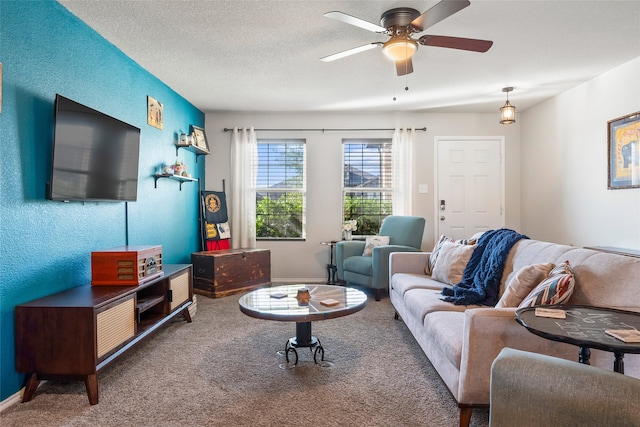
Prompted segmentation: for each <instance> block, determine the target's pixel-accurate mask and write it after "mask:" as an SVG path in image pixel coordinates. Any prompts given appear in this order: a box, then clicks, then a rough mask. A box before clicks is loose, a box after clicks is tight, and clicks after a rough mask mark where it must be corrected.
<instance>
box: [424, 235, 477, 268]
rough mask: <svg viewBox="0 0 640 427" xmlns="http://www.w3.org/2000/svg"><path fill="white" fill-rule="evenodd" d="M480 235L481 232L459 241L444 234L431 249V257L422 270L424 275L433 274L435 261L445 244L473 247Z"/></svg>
mask: <svg viewBox="0 0 640 427" xmlns="http://www.w3.org/2000/svg"><path fill="white" fill-rule="evenodd" d="M481 235H482V232H479V233H476V234H474V235H473V237H471V238H470V239H459V240H454V239H452V238H451V237H448V236H445V235H444V234H443V235H442V236H440V239H438V242H437V243H436V244H435V246H434V247H433V250H432V251H431V255H430V256H429V262H428V263H427V265H426V267H425V270H424V272H425V274H428V275H431V274H433V268H434V267H435V265H436V261H438V256H440V251H441V249H442V245H444V244H445V243H447V242H452V243H458V244H461V245H475V244H476V242H477V241H478V238H479V236H481Z"/></svg>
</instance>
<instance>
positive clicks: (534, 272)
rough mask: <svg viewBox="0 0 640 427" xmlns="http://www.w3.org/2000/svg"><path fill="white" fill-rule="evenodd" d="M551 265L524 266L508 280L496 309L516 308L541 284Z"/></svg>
mask: <svg viewBox="0 0 640 427" xmlns="http://www.w3.org/2000/svg"><path fill="white" fill-rule="evenodd" d="M553 267H554V265H553V264H551V263H546V264H532V265H525V266H524V267H522V268H521V269H520V270H518V271H517V272H516V275H515V276H513V277H512V278H511V280H509V283H507V286H506V289H505V291H504V294H502V297H500V300H499V301H498V303H497V304H496V307H500V308H502V307H517V306H518V305H519V304H520V303H521V302H522V300H524V299H525V298H526V297H527V295H529V293H530V292H531V291H532V290H533V289H534V288H535V287H536V286H538V285H539V284H540V282H542V281H543V280H544V279H545V278H546V277H547V275H548V274H549V272H550V271H551V269H552V268H553Z"/></svg>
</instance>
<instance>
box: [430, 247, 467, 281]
mask: <svg viewBox="0 0 640 427" xmlns="http://www.w3.org/2000/svg"><path fill="white" fill-rule="evenodd" d="M475 248H476V245H465V244H460V243H456V242H444V243H443V244H442V247H441V248H440V253H439V255H438V261H437V262H436V265H435V266H434V267H433V273H432V274H431V278H432V279H433V280H437V281H439V282H442V283H446V284H448V285H456V284H458V283H460V282H461V281H462V276H463V274H464V269H465V268H466V266H467V264H468V263H469V259H470V258H471V255H472V254H473V251H474V249H475Z"/></svg>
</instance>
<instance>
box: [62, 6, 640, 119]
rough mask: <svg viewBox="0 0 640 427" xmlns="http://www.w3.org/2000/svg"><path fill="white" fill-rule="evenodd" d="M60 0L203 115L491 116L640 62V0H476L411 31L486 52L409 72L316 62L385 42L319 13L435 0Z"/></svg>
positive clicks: (425, 55)
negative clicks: (482, 42) (467, 41)
mask: <svg viewBox="0 0 640 427" xmlns="http://www.w3.org/2000/svg"><path fill="white" fill-rule="evenodd" d="M59 1H60V3H61V4H62V5H64V6H65V7H66V8H67V9H69V10H70V11H71V12H72V13H73V14H75V15H76V16H78V17H79V18H80V19H82V20H83V21H84V22H86V23H87V24H88V25H89V26H91V27H92V28H94V29H95V30H96V31H97V32H98V33H100V34H101V35H102V36H104V37H105V38H106V39H107V40H109V41H110V42H111V43H113V44H114V45H115V46H117V47H118V48H120V49H121V50H122V51H123V52H124V53H125V54H127V55H128V56H130V57H131V58H132V59H134V60H135V61H136V62H138V63H139V64H140V65H141V66H143V67H144V68H145V69H147V70H148V71H149V72H151V73H152V74H154V75H156V76H157V77H158V78H159V79H161V80H162V81H163V82H165V83H166V84H167V85H169V86H170V87H171V88H172V89H174V90H175V91H176V92H178V93H179V94H181V95H182V96H183V97H185V98H186V99H188V100H189V101H191V102H192V103H193V104H194V105H196V106H197V107H198V108H200V109H201V110H202V111H205V112H213V111H429V112H495V111H497V109H498V108H499V107H500V106H502V104H504V99H505V95H504V93H502V91H501V89H502V87H505V86H514V87H515V90H514V91H513V92H512V93H511V94H510V95H509V100H510V101H511V102H512V103H513V104H514V105H516V107H518V110H519V111H523V110H526V108H527V107H530V106H532V105H535V104H537V103H539V102H541V101H543V100H545V99H547V98H549V97H552V96H554V95H556V94H558V93H560V92H563V91H565V90H567V89H569V88H571V87H574V86H576V85H578V84H580V83H582V82H584V81H587V80H589V79H591V78H593V77H595V76H597V75H598V74H601V73H603V72H605V71H608V70H610V69H612V68H615V67H616V66H618V65H621V64H623V63H625V62H627V61H630V60H631V59H634V58H636V57H639V56H640V0H629V1H583V0H562V1H558V0H556V1H541V0H538V1H525V0H510V1H506V0H503V1H489V0H471V5H470V6H469V7H467V8H465V9H463V10H462V11H460V12H458V13H456V14H454V15H453V16H450V17H449V18H447V19H445V20H443V21H441V22H439V23H438V24H436V25H434V26H433V27H431V28H429V29H428V30H427V31H425V32H424V33H421V34H419V36H420V35H422V34H436V35H448V36H457V37H469V38H479V39H486V40H493V41H494V45H493V47H492V48H491V49H490V50H489V51H488V52H487V53H475V52H466V51H460V50H453V49H443V48H437V47H425V46H420V48H419V50H418V52H417V53H416V54H415V56H414V59H413V65H414V70H415V71H414V73H412V74H409V75H408V76H407V77H406V78H405V77H396V76H395V72H394V65H393V63H392V62H391V61H390V60H388V59H387V58H385V57H384V55H383V53H382V51H381V50H380V49H373V50H369V51H366V52H362V53H359V54H357V55H354V56H350V57H348V58H344V59H341V60H338V61H334V62H328V63H325V62H321V61H320V60H319V58H321V57H323V56H326V55H329V54H332V53H336V52H339V51H342V50H346V49H349V48H352V47H356V46H360V45H363V44H367V43H371V42H375V41H385V40H386V39H387V37H386V36H384V35H379V34H375V33H372V32H368V31H366V30H364V29H361V28H358V27H354V26H351V25H347V24H344V23H341V22H338V21H335V20H332V19H328V18H326V17H324V16H323V14H324V13H325V12H328V11H333V10H338V11H342V12H345V13H348V14H350V15H354V16H357V17H359V18H362V19H364V20H367V21H370V22H374V23H376V24H378V23H379V20H380V16H381V15H382V13H383V12H384V11H386V10H388V9H391V8H394V7H400V6H404V7H412V8H415V9H417V10H419V11H421V12H423V11H425V10H427V9H429V8H430V7H432V6H433V5H435V4H436V3H437V1H434V0H432V1H413V0H411V1H364V0H359V1H355V0H352V1H324V0H322V1H319V0H318V1H305V0H297V1H273V0H271V1H269V0H260V1H257V0H240V1H238V0H230V1H226V0H191V1H189V0H186V1H179V0H153V1H150V0H136V1H134V0H102V1H96V0H59ZM405 87H408V88H409V90H405ZM612 96H613V95H612ZM394 97H395V98H396V100H395V101H394V100H393V98H394ZM639 97H640V94H639Z"/></svg>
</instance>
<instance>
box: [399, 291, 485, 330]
mask: <svg viewBox="0 0 640 427" xmlns="http://www.w3.org/2000/svg"><path fill="white" fill-rule="evenodd" d="M403 300H404V303H405V305H406V306H407V310H409V312H410V313H411V315H412V316H413V317H415V318H416V319H418V320H419V321H421V322H422V321H423V320H424V317H425V316H426V315H427V314H429V313H433V312H436V311H455V312H463V311H465V310H467V309H469V308H478V307H481V306H479V305H467V306H465V305H455V304H453V303H451V302H446V301H443V300H442V294H441V293H440V291H437V290H434V289H420V288H413V289H409V290H407V291H406V292H405V293H404V297H403Z"/></svg>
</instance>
